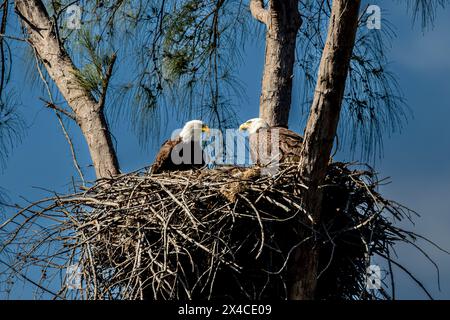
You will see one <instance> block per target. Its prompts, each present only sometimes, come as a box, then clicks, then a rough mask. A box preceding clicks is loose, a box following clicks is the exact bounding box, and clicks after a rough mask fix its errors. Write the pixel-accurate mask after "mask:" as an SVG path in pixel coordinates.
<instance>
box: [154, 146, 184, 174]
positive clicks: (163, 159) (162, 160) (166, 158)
mask: <svg viewBox="0 0 450 320" xmlns="http://www.w3.org/2000/svg"><path fill="white" fill-rule="evenodd" d="M179 143H181V138H177V139H175V140H170V139H169V140H166V141H165V142H164V143H163V144H162V145H161V148H160V149H159V152H158V154H157V155H156V158H155V162H154V163H153V165H152V170H151V172H152V173H161V172H163V171H167V170H173V169H174V166H175V165H174V164H173V162H172V159H171V153H172V150H173V148H175V146H176V145H177V144H179Z"/></svg>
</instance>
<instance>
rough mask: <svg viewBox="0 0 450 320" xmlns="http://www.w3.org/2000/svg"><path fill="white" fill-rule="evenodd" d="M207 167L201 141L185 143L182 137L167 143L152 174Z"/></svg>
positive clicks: (157, 159)
mask: <svg viewBox="0 0 450 320" xmlns="http://www.w3.org/2000/svg"><path fill="white" fill-rule="evenodd" d="M204 165H205V154H204V152H203V150H202V147H201V145H200V142H199V141H191V142H188V143H183V141H182V139H181V137H178V138H177V139H174V140H170V139H169V140H167V141H165V142H164V143H163V144H162V146H161V148H160V150H159V152H158V154H157V155H156V159H155V162H154V163H153V165H152V169H151V173H161V172H164V171H177V170H179V171H181V170H191V169H199V168H201V167H203V166H204Z"/></svg>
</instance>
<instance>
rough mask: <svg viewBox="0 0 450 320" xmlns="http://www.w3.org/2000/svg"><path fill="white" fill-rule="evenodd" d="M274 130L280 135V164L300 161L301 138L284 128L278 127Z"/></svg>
mask: <svg viewBox="0 0 450 320" xmlns="http://www.w3.org/2000/svg"><path fill="white" fill-rule="evenodd" d="M276 129H278V130H279V134H280V151H281V162H288V161H289V162H297V161H300V153H301V151H302V144H303V137H302V136H301V135H299V134H298V133H296V132H294V131H292V130H289V129H286V128H282V127H279V128H276Z"/></svg>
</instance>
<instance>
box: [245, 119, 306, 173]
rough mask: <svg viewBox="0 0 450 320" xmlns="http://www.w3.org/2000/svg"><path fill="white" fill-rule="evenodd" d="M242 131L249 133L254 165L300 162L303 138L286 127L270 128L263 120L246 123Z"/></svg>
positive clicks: (252, 120) (251, 120)
mask: <svg viewBox="0 0 450 320" xmlns="http://www.w3.org/2000/svg"><path fill="white" fill-rule="evenodd" d="M239 130H240V131H244V132H248V135H249V143H250V156H251V159H252V161H253V163H254V164H258V165H269V164H274V163H277V162H278V163H282V162H298V161H299V160H300V152H301V148H302V143H303V138H302V136H300V135H299V134H297V133H295V132H294V131H291V130H289V129H286V128H284V127H270V126H269V124H268V123H267V122H266V121H265V120H264V119H261V118H254V119H250V120H248V121H246V122H244V123H243V124H242V125H241V126H240V127H239Z"/></svg>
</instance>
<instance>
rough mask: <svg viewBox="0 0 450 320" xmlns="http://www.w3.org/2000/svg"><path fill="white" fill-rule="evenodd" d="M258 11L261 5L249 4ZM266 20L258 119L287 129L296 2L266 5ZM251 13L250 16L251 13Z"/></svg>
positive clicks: (296, 27)
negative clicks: (267, 6) (267, 7)
mask: <svg viewBox="0 0 450 320" xmlns="http://www.w3.org/2000/svg"><path fill="white" fill-rule="evenodd" d="M256 2H259V5H258V6H257V7H255V8H254V10H253V11H256V12H258V10H256V9H258V8H259V9H261V8H262V7H261V6H260V5H261V3H262V1H252V3H254V6H256V4H255V3H256ZM262 9H263V10H264V19H266V23H267V24H266V25H267V31H266V52H265V62H264V74H263V79H262V88H261V97H260V103H259V107H260V111H259V116H260V117H261V118H263V119H265V120H266V121H267V122H268V123H269V124H270V125H271V126H276V127H287V126H288V119H289V112H290V107H291V99H292V79H293V69H294V62H295V46H296V40H297V33H298V30H299V28H300V25H301V18H300V13H299V11H298V0H283V1H275V0H271V1H270V2H269V9H264V8H262ZM253 11H252V12H253Z"/></svg>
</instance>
